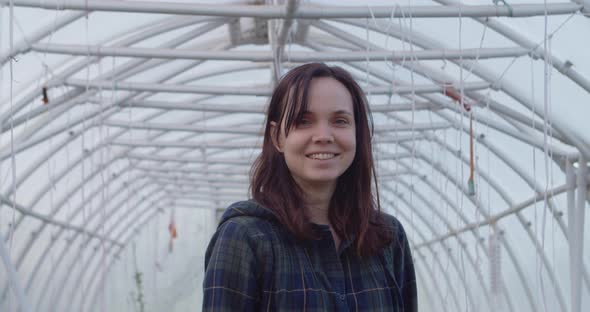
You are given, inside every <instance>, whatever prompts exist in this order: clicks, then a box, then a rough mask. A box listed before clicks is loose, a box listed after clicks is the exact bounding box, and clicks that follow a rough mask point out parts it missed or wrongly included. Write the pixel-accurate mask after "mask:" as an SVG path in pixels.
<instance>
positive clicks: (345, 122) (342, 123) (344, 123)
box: [336, 118, 348, 125]
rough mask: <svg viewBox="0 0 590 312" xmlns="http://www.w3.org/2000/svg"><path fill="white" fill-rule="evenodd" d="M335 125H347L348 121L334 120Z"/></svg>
mask: <svg viewBox="0 0 590 312" xmlns="http://www.w3.org/2000/svg"><path fill="white" fill-rule="evenodd" d="M336 124H339V125H347V124H348V119H343V118H339V119H336Z"/></svg>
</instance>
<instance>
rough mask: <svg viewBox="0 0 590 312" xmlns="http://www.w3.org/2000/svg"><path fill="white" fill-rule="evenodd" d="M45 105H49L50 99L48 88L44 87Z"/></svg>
mask: <svg viewBox="0 0 590 312" xmlns="http://www.w3.org/2000/svg"><path fill="white" fill-rule="evenodd" d="M43 104H49V97H48V96H47V86H43Z"/></svg>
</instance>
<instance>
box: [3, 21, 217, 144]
mask: <svg viewBox="0 0 590 312" xmlns="http://www.w3.org/2000/svg"><path fill="white" fill-rule="evenodd" d="M220 20H222V19H220V18H211V17H192V18H189V17H185V18H183V19H180V20H178V19H175V18H173V17H170V18H164V19H162V20H160V21H159V22H156V23H155V25H153V24H148V25H139V26H137V27H135V28H134V29H131V30H129V31H126V32H121V33H118V34H116V35H114V36H112V37H110V38H108V39H106V40H104V41H102V43H101V44H107V43H109V42H113V45H114V46H129V45H132V44H135V43H138V42H141V41H143V40H146V39H149V38H151V37H154V36H158V35H160V34H162V33H165V32H168V31H172V30H175V29H178V28H182V27H187V26H190V25H193V24H199V23H206V22H215V21H220ZM65 26H67V25H65ZM65 26H64V27H65ZM61 28H63V27H61ZM61 28H54V29H52V31H59V30H61ZM129 32H131V33H135V34H133V35H132V36H130V37H128V35H129ZM120 37H124V38H123V39H120V40H117V39H119V38H120ZM99 59H100V58H98V57H88V58H83V59H81V60H79V61H78V62H76V63H74V64H71V65H70V66H69V67H68V68H65V69H63V71H62V72H60V73H59V74H57V75H55V76H54V77H52V78H51V79H50V80H49V81H47V82H46V83H47V84H49V85H51V84H54V83H57V82H58V81H61V80H63V79H65V78H66V77H68V76H70V75H73V74H75V73H76V72H78V71H80V70H82V69H83V68H85V67H86V66H89V65H90V64H92V63H94V62H96V61H97V60H99ZM110 75H116V74H110ZM39 79H41V77H37V78H36V80H39ZM37 96H38V94H37V92H35V91H32V90H31V91H29V93H28V94H27V95H25V97H24V98H21V99H20V100H19V102H17V103H16V105H15V106H16V107H15V109H14V111H13V115H14V114H17V113H18V112H19V111H21V110H22V109H24V108H25V107H26V106H27V105H29V104H30V103H31V101H32V100H33V99H35V98H36V97H37ZM8 114H9V112H5V113H4V114H3V115H0V116H2V117H0V123H2V124H3V123H5V122H6V120H7V119H8V118H9V117H10V116H9V115H8ZM2 132H4V131H2Z"/></svg>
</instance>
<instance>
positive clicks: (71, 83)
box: [56, 78, 494, 96]
mask: <svg viewBox="0 0 590 312" xmlns="http://www.w3.org/2000/svg"><path fill="white" fill-rule="evenodd" d="M56 85H57V84H56ZM63 85H64V86H68V87H79V88H90V89H101V90H118V91H141V92H164V93H188V94H211V95H251V96H270V95H272V88H271V87H270V86H268V85H264V86H260V85H253V86H246V87H237V86H232V87H230V86H196V85H180V84H164V83H142V82H121V81H114V80H103V79H99V80H93V81H86V80H84V79H75V78H69V79H66V80H65V81H64V82H63ZM460 87H461V88H462V89H463V90H465V91H475V90H485V89H489V88H492V87H494V86H493V85H492V84H491V83H489V82H465V83H463V85H459V84H457V85H454V84H448V85H436V84H428V85H413V86H397V85H394V86H390V85H387V86H369V87H366V88H365V89H364V91H365V92H370V93H371V94H410V93H413V94H421V93H443V92H445V90H447V88H453V89H456V90H459V88H460Z"/></svg>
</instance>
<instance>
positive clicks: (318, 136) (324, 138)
mask: <svg viewBox="0 0 590 312" xmlns="http://www.w3.org/2000/svg"><path fill="white" fill-rule="evenodd" d="M313 142H314V143H333V142H334V134H333V133H332V128H331V127H330V126H329V125H325V124H318V125H317V127H316V129H315V132H314V136H313Z"/></svg>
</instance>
